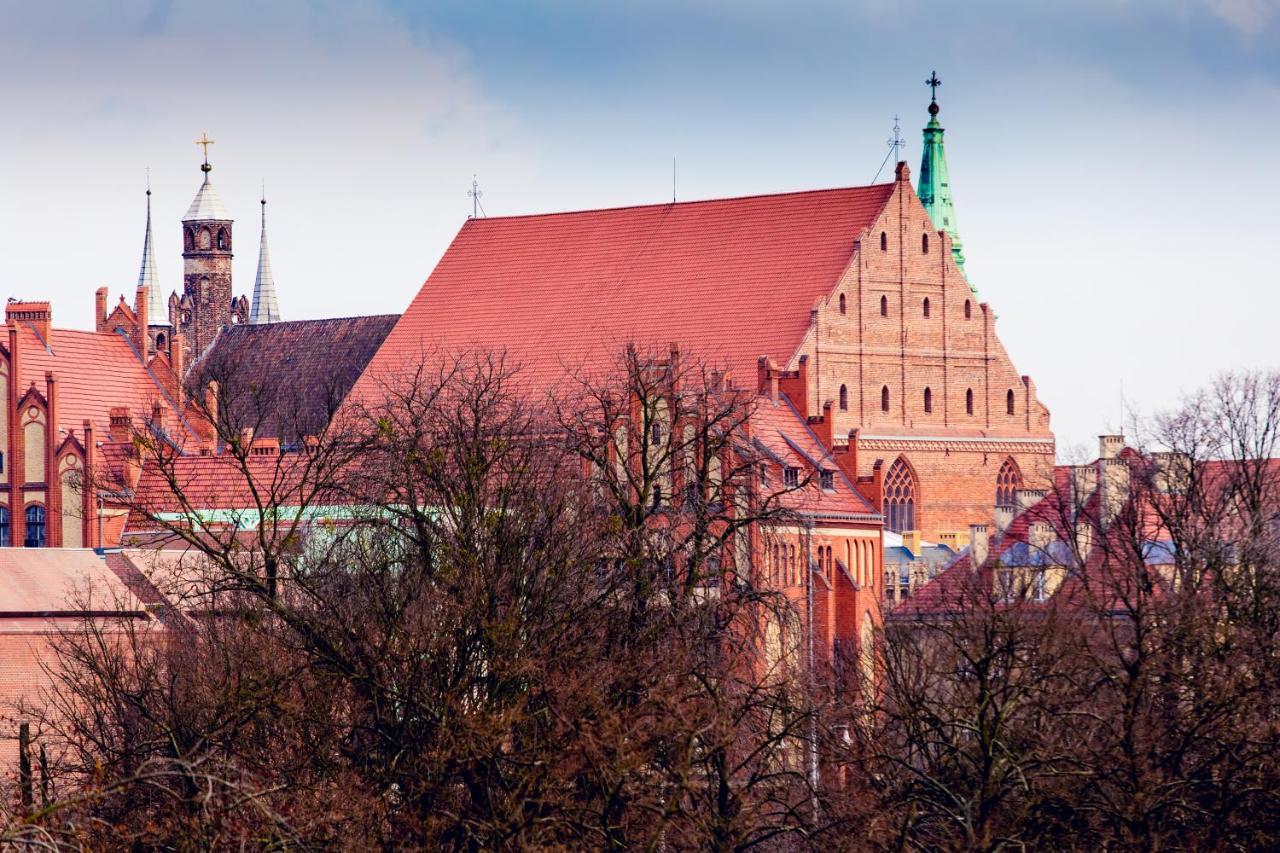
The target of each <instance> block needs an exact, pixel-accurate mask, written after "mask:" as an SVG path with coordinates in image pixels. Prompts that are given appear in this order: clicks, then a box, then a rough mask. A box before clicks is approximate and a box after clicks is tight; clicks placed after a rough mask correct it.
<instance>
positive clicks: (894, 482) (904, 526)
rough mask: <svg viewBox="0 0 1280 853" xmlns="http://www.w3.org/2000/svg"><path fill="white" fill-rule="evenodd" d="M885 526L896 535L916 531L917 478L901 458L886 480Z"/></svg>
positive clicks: (891, 468)
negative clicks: (906, 531)
mask: <svg viewBox="0 0 1280 853" xmlns="http://www.w3.org/2000/svg"><path fill="white" fill-rule="evenodd" d="M884 524H885V527H886V528H887V529H889V530H892V531H893V532H894V533H901V532H903V531H904V530H915V529H916V476H915V474H914V473H912V471H911V466H910V465H908V464H907V462H906V460H905V459H903V458H902V457H901V456H899V457H898V458H897V459H896V460H894V463H893V465H892V466H890V468H889V473H888V474H887V475H886V476H885V478H884Z"/></svg>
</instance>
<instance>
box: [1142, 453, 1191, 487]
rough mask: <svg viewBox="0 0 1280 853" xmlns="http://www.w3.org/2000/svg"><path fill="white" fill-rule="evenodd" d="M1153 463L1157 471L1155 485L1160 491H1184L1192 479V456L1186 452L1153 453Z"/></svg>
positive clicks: (1155, 472)
mask: <svg viewBox="0 0 1280 853" xmlns="http://www.w3.org/2000/svg"><path fill="white" fill-rule="evenodd" d="M1151 463H1152V466H1153V467H1154V469H1155V471H1154V474H1155V487H1156V489H1157V490H1158V491H1161V492H1164V493H1166V494H1167V493H1169V492H1184V491H1186V489H1187V486H1188V485H1189V482H1190V480H1191V458H1190V457H1189V456H1187V454H1185V453H1170V452H1167V451H1166V452H1162V453H1153V454H1151Z"/></svg>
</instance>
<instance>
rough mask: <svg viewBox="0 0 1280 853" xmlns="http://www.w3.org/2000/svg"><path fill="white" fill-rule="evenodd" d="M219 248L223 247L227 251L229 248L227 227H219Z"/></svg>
mask: <svg viewBox="0 0 1280 853" xmlns="http://www.w3.org/2000/svg"><path fill="white" fill-rule="evenodd" d="M218 248H219V249H221V250H222V251H226V248H227V229H225V228H219V229H218Z"/></svg>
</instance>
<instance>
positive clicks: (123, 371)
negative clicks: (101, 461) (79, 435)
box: [18, 323, 182, 432]
mask: <svg viewBox="0 0 1280 853" xmlns="http://www.w3.org/2000/svg"><path fill="white" fill-rule="evenodd" d="M18 347H19V350H20V357H19V361H18V370H19V374H20V375H19V376H18V383H19V385H18V394H19V396H21V395H22V394H24V393H26V390H27V388H29V387H30V386H31V384H32V383H34V384H35V386H36V388H37V389H38V390H39V391H40V393H42V394H43V393H44V388H45V380H44V375H45V373H46V372H52V373H53V376H54V380H55V381H56V383H57V385H56V392H55V393H56V395H57V410H58V412H57V414H58V424H57V425H60V426H63V427H65V428H67V429H71V430H76V431H77V432H78V431H79V430H80V425H81V423H82V422H83V421H85V420H88V421H91V422H92V423H93V424H94V426H95V427H96V428H98V429H100V430H101V429H105V428H106V426H107V425H108V423H109V422H110V411H111V409H112V408H113V407H116V406H127V407H129V408H130V409H131V410H132V412H133V413H134V415H135V417H145V416H146V415H148V414H150V412H151V407H152V405H153V404H154V403H155V402H160V403H161V405H162V406H164V407H165V408H166V409H169V410H171V411H172V409H173V402H174V401H171V400H170V399H169V397H168V395H167V394H166V393H165V391H164V389H163V388H162V387H161V385H160V383H159V382H158V381H157V380H156V378H155V377H154V376H153V375H152V374H151V371H150V370H148V369H147V367H146V365H144V364H143V363H142V359H141V357H140V356H139V354H138V352H137V351H136V350H135V349H134V348H133V345H132V344H131V343H130V342H129V341H128V339H127V338H126V337H125V336H124V335H122V334H119V333H107V332H85V331H80V330H77V329H52V330H51V331H50V333H49V340H48V341H46V340H44V339H43V338H42V337H41V336H40V335H39V334H38V333H37V332H36V331H35V330H34V329H33V328H32V327H31V326H30V325H27V324H25V323H20V324H19V325H18ZM173 428H174V429H181V428H182V427H180V426H178V425H177V424H174V425H173Z"/></svg>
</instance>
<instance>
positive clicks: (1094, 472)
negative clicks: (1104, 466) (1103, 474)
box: [1071, 465, 1098, 509]
mask: <svg viewBox="0 0 1280 853" xmlns="http://www.w3.org/2000/svg"><path fill="white" fill-rule="evenodd" d="M1097 488H1098V469H1097V468H1096V467H1094V466H1093V465H1072V466H1071V490H1072V492H1073V493H1074V494H1073V498H1074V499H1075V504H1076V506H1075V508H1076V509H1080V508H1081V507H1083V506H1084V505H1085V503H1087V502H1088V500H1089V498H1091V497H1092V496H1093V493H1094V492H1095V491H1097Z"/></svg>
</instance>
